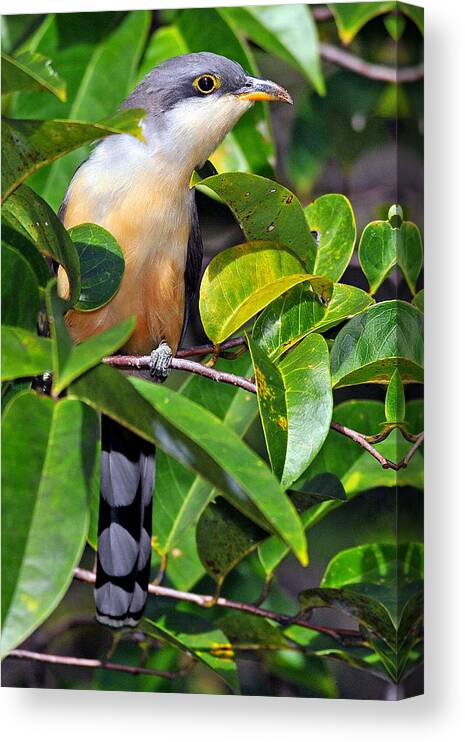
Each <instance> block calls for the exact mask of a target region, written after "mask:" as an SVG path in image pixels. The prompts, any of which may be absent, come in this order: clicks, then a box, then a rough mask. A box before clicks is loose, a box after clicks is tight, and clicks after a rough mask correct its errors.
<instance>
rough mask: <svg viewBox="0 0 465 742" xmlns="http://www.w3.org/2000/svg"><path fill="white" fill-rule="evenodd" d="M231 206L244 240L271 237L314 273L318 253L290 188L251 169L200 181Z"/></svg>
mask: <svg viewBox="0 0 465 742" xmlns="http://www.w3.org/2000/svg"><path fill="white" fill-rule="evenodd" d="M202 185H203V186H206V187H207V188H210V189H211V190H212V191H214V192H215V193H216V194H217V195H218V196H219V197H220V198H221V199H222V200H223V201H224V202H225V203H226V204H227V205H228V206H229V208H230V209H231V211H232V212H233V214H234V216H235V217H236V219H237V221H238V222H239V226H240V228H241V229H242V231H243V233H244V235H245V237H246V238H247V240H273V242H277V243H279V244H280V245H284V246H285V247H287V248H289V249H290V250H292V251H293V252H294V253H295V254H296V255H297V256H298V257H299V258H300V260H301V261H302V263H303V264H304V265H305V266H306V269H307V271H308V272H310V273H313V272H314V267H315V260H316V254H317V247H316V242H315V240H314V239H313V237H312V235H311V233H310V229H309V227H308V224H307V220H306V218H305V214H304V210H303V208H302V206H301V204H300V202H299V200H298V198H297V196H295V195H294V194H293V193H291V191H289V190H288V189H287V188H284V186H282V185H279V183H276V182H275V181H274V180H269V179H268V178H262V177H259V176H258V175H252V174H250V173H224V174H222V175H213V176H212V177H210V178H206V179H205V180H203V181H202Z"/></svg>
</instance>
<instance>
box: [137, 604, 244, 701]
mask: <svg viewBox="0 0 465 742" xmlns="http://www.w3.org/2000/svg"><path fill="white" fill-rule="evenodd" d="M141 628H142V630H143V631H144V632H145V633H146V634H147V635H148V636H152V637H155V638H157V639H162V640H164V641H167V642H168V643H169V644H172V645H173V646H175V647H177V648H178V649H180V650H182V651H183V652H187V653H188V655H189V656H194V657H196V658H197V659H198V660H200V662H202V663H203V664H204V665H207V667H209V668H210V669H211V670H213V671H214V672H215V673H216V674H217V675H219V676H220V677H221V678H222V679H223V680H224V682H225V683H226V684H227V685H228V686H229V688H231V690H232V691H233V692H234V693H239V692H240V689H239V681H238V678H237V669H236V663H235V661H234V652H233V650H232V647H231V644H230V642H229V641H228V638H227V637H226V635H225V634H224V633H223V632H222V631H221V630H220V629H218V628H216V627H215V626H213V625H212V624H210V623H209V622H208V621H205V619H204V618H201V617H200V616H196V615H195V614H194V613H184V612H182V613H181V612H180V611H168V610H166V611H163V613H160V614H158V615H155V617H154V618H153V620H152V619H148V618H145V619H144V620H143V621H142V623H141Z"/></svg>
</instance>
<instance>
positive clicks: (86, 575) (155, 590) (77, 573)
mask: <svg viewBox="0 0 465 742" xmlns="http://www.w3.org/2000/svg"><path fill="white" fill-rule="evenodd" d="M74 577H75V579H76V580H80V581H81V582H87V583H89V584H93V583H94V582H95V574H94V572H89V571H88V570H86V569H81V568H80V567H77V568H76V569H75V570H74ZM149 593H150V594H151V595H158V596H159V597H163V598H171V599H172V600H184V601H186V602H187V603H195V604H196V605H198V606H200V607H201V608H211V607H212V606H213V605H215V606H219V607H220V608H231V609H232V610H235V611H242V612H243V613H252V614H253V615H254V616H260V617H261V618H268V619H269V620H270V621H275V622H276V623H278V624H280V625H281V626H291V625H295V626H303V627H304V628H306V629H312V630H313V631H318V632H320V633H321V634H326V635H327V636H330V637H331V638H332V639H336V640H337V641H342V642H343V641H344V639H349V640H354V639H359V638H360V634H359V632H358V631H353V630H352V629H331V628H328V627H327V626H320V625H319V624H314V623H311V622H309V621H306V620H305V619H304V618H302V617H301V616H299V615H297V616H288V615H286V614H284V613H276V612H275V611H269V610H267V609H265V608H260V607H259V606H256V605H252V604H250V603H243V602H241V601H237V600H229V599H228V598H222V597H219V598H218V599H217V600H214V598H213V596H212V595H199V594H198V593H188V592H185V591H183V590H175V589H174V588H171V587H164V586H162V585H154V584H153V583H151V584H150V585H149Z"/></svg>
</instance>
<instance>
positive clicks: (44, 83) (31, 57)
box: [2, 52, 66, 101]
mask: <svg viewBox="0 0 465 742" xmlns="http://www.w3.org/2000/svg"><path fill="white" fill-rule="evenodd" d="M20 90H47V91H48V92H49V93H53V95H56V97H57V98H58V99H59V100H61V101H65V100H66V83H65V82H64V81H63V80H61V79H60V78H59V77H58V75H57V73H56V72H55V70H54V69H53V67H52V65H51V62H50V60H49V59H47V57H44V56H42V54H34V53H33V52H24V53H23V54H20V55H19V56H17V57H10V56H9V54H5V53H4V52H3V53H2V95H5V94H7V93H16V92H18V91H20Z"/></svg>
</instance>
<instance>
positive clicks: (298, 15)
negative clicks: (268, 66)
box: [220, 5, 325, 95]
mask: <svg viewBox="0 0 465 742" xmlns="http://www.w3.org/2000/svg"><path fill="white" fill-rule="evenodd" d="M220 12H221V13H222V15H223V16H225V17H226V18H227V19H228V20H229V21H230V23H231V24H232V26H233V28H234V29H235V30H236V32H237V34H238V35H240V34H244V33H245V34H246V36H248V37H249V39H251V41H253V42H254V43H255V44H258V46H261V47H262V49H264V50H265V51H267V52H269V53H270V54H275V55H276V56H278V57H280V58H281V59H283V60H284V61H285V62H288V63H289V64H291V65H292V66H293V67H295V68H296V69H297V70H299V72H301V73H302V74H303V75H305V77H306V78H307V80H309V82H311V83H312V84H313V85H314V87H315V89H316V90H317V91H318V92H319V93H320V95H323V94H324V92H325V83H324V77H323V75H322V72H321V65H320V53H319V48H318V33H317V30H316V25H315V21H314V20H313V16H312V15H311V13H310V10H309V8H308V7H306V6H305V5H290V6H289V7H287V6H283V5H268V6H250V7H245V8H234V7H233V8H221V11H220Z"/></svg>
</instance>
